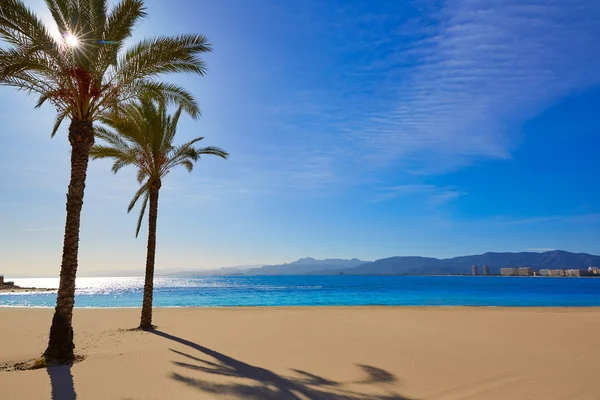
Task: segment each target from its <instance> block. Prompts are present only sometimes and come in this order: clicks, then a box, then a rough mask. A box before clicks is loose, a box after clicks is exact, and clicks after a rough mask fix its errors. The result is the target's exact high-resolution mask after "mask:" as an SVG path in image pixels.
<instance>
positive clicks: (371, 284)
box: [0, 276, 600, 308]
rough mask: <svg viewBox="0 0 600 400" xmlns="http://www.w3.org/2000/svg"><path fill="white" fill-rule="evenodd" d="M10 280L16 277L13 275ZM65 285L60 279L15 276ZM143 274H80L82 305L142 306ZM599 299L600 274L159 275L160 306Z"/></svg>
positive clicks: (21, 297)
mask: <svg viewBox="0 0 600 400" xmlns="http://www.w3.org/2000/svg"><path fill="white" fill-rule="evenodd" d="M7 280H10V279H7ZM13 280H14V281H15V283H16V284H17V285H19V286H22V287H44V288H56V287H58V278H23V279H18V278H15V279H13ZM143 284H144V279H143V278H142V277H131V278H122V277H119V278H83V277H82V278H78V279H77V283H76V285H77V290H76V294H75V307H102V308H104V307H140V306H141V303H142V292H143ZM55 301H56V292H32V293H7V292H0V307H11V306H13V307H54V305H55ZM361 305H388V306H526V307H529V306H531V307H533V306H542V307H546V306H547V307H550V306H560V307H563V306H564V307H567V306H577V307H582V306H600V278H543V277H523V278H519V277H484V276H474V277H469V276H231V277H221V276H219V277H206V276H202V277H156V278H155V280H154V306H155V307H229V306H361Z"/></svg>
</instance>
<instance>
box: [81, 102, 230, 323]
mask: <svg viewBox="0 0 600 400" xmlns="http://www.w3.org/2000/svg"><path fill="white" fill-rule="evenodd" d="M182 109H183V107H182V106H179V108H178V109H177V111H176V112H175V113H174V114H173V115H169V114H168V112H167V103H166V102H165V101H164V100H158V101H156V100H153V99H151V98H149V97H142V98H141V99H140V100H139V101H138V102H136V103H130V104H128V105H126V106H125V107H122V108H121V109H120V110H119V111H118V112H116V113H113V114H111V115H110V116H107V117H105V118H101V121H102V122H103V123H104V124H105V125H106V126H107V127H103V126H99V127H96V136H97V137H99V138H101V139H103V140H104V142H105V143H106V144H102V145H99V144H96V145H95V146H94V147H92V150H91V153H90V154H91V157H92V159H99V158H111V159H113V160H114V164H113V167H112V171H113V172H114V173H117V172H118V171H119V170H120V169H121V168H122V167H124V166H126V165H132V166H134V167H136V168H137V180H138V182H139V183H140V185H141V186H140V188H139V190H138V191H137V192H136V193H135V195H134V196H133V199H132V200H131V203H130V204H129V207H128V208H127V212H130V211H131V210H132V209H133V207H134V206H135V204H136V203H137V202H138V200H139V199H140V198H142V206H141V210H140V215H139V218H138V222H137V228H136V231H135V236H136V237H137V236H138V234H139V232H140V227H141V225H142V219H143V218H144V214H145V212H146V206H147V205H148V201H150V209H149V212H148V250H147V253H146V274H145V275H146V276H145V280H144V300H143V304H142V316H141V321H140V328H142V329H151V328H152V294H153V288H154V259H155V254H156V220H157V217H158V195H159V191H160V188H161V186H162V181H163V179H164V178H165V176H166V175H167V174H168V173H169V172H170V171H171V170H172V169H173V168H175V167H178V166H183V167H185V168H186V169H187V170H188V171H189V172H191V171H192V169H193V168H194V162H196V161H198V160H199V159H200V156H202V155H215V156H218V157H221V158H224V159H227V157H228V156H229V154H228V153H226V152H225V151H223V150H221V149H219V148H217V147H212V146H209V147H203V148H197V147H195V146H194V144H195V143H197V142H200V141H201V140H202V139H204V138H202V137H197V138H195V139H192V140H190V141H189V142H187V143H184V144H182V145H180V146H175V145H174V144H173V140H174V139H175V134H176V132H177V123H178V122H179V117H180V116H181V112H182Z"/></svg>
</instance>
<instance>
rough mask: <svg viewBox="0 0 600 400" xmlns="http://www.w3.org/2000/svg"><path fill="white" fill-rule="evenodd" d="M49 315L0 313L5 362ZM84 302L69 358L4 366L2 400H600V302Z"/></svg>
mask: <svg viewBox="0 0 600 400" xmlns="http://www.w3.org/2000/svg"><path fill="white" fill-rule="evenodd" d="M51 316H52V311H51V310H48V309H10V308H2V309H0V364H1V363H10V362H16V361H23V360H27V359H31V358H35V357H36V356H38V355H39V354H41V352H42V351H43V350H44V346H45V342H46V338H47V336H46V335H47V331H48V328H49V324H50V320H51ZM138 317H139V310H137V309H118V310H117V309H113V310H110V309H108V310H107V309H104V310H101V309H97V310H86V309H78V310H76V312H75V317H74V324H75V335H76V336H75V339H76V345H77V349H76V350H77V351H78V352H79V353H80V354H83V355H85V356H86V359H85V360H84V361H82V362H80V363H77V364H75V365H73V366H70V367H68V366H64V367H53V368H49V369H40V370H35V371H12V372H6V371H3V372H0V399H7V400H8V399H10V400H18V399H36V400H42V399H55V400H57V399H60V400H70V399H73V398H75V397H74V396H75V395H76V396H77V399H80V400H87V399H120V400H124V399H130V400H134V399H135V400H142V399H143V400H154V399H177V400H180V399H339V400H342V399H343V400H355V399H375V400H376V399H387V400H400V399H423V400H425V399H439V400H446V399H465V400H467V399H484V400H496V399H497V400H500V399H501V400H519V399H543V400H552V399H565V400H578V399H581V400H583V399H586V400H598V399H600V385H599V384H598V377H599V376H600V375H599V374H600V372H599V371H600V370H599V366H600V309H598V308H589V309H564V308H563V309H534V308H528V309H518V308H496V309H494V308H395V307H389V308H384V307H349V308H330V307H324V308H224V309H192V308H187V309H158V310H156V311H155V314H154V322H155V323H156V324H158V326H159V328H158V331H157V332H156V333H148V332H139V331H127V330H126V329H128V328H131V327H133V326H135V324H136V322H137V321H138Z"/></svg>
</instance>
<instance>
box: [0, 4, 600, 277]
mask: <svg viewBox="0 0 600 400" xmlns="http://www.w3.org/2000/svg"><path fill="white" fill-rule="evenodd" d="M145 3H146V5H147V7H148V13H149V18H147V19H146V20H145V22H144V23H143V24H142V25H140V27H139V28H138V29H137V30H136V36H135V38H136V39H139V38H143V37H150V36H154V35H162V34H168V35H172V34H177V33H184V32H198V33H202V34H205V35H206V36H207V37H208V38H209V40H210V42H211V43H212V44H213V46H214V52H213V53H211V54H209V55H208V56H207V57H206V61H207V64H208V70H209V72H208V75H207V76H206V77H204V78H196V77H178V78H175V79H170V80H171V81H176V82H177V83H180V84H182V85H184V86H185V87H187V88H188V89H189V90H190V91H192V92H193V93H194V94H195V95H196V96H197V98H198V99H199V102H200V105H201V107H202V111H203V117H202V118H201V119H200V120H199V121H192V120H191V119H190V118H187V117H182V120H181V123H180V128H179V133H178V134H180V135H181V138H180V139H181V140H186V139H189V138H192V137H195V136H198V135H202V136H205V137H206V141H207V143H208V142H209V143H210V144H212V145H216V146H220V147H222V148H224V149H227V150H228V151H229V152H230V153H231V158H230V160H228V161H226V162H222V160H211V159H208V158H207V159H203V160H201V161H200V162H199V163H198V165H197V166H196V170H195V171H194V172H193V174H192V175H188V174H187V172H185V171H177V172H175V173H174V174H173V176H171V177H169V178H170V179H169V182H168V183H167V184H165V185H164V187H163V189H162V192H161V204H160V210H159V221H160V223H159V230H158V237H159V240H158V243H159V245H158V246H159V251H158V253H157V264H156V267H157V268H158V269H172V270H180V269H212V268H219V267H225V266H235V265H256V264H279V263H283V262H289V261H292V260H295V259H298V258H301V257H307V256H311V257H315V258H319V259H323V258H353V257H357V258H360V259H362V260H376V259H380V258H384V257H389V256H401V255H420V256H431V257H439V258H446V257H453V256H458V255H465V254H480V253H485V252H488V251H498V252H502V251H511V252H519V251H526V250H528V249H529V250H531V251H544V250H548V249H564V250H568V251H572V252H586V253H590V254H600V235H599V234H598V233H599V232H600V202H599V201H598V199H599V198H600V185H598V172H597V171H598V170H599V167H598V160H597V152H598V149H599V148H600V135H599V129H600V113H598V110H599V109H600V52H598V51H597V48H598V38H599V37H600V3H598V2H597V1H594V0H574V1H572V2H568V3H566V2H560V1H542V0H533V1H532V2H528V4H527V5H524V4H522V2H519V1H517V0H508V1H502V2H499V1H485V2H484V1H481V0H472V1H460V2H459V1H454V0H447V1H444V2H441V3H431V2H421V1H416V2H386V1H372V2H367V3H365V2H358V1H356V2H350V3H344V4H342V3H340V2H338V1H337V0H327V1H325V2H321V1H316V0H310V1H289V2H287V1H286V2H277V1H269V0H257V1H254V2H247V1H245V0H226V1H219V2H214V1H198V2H184V1H182V0H179V1H173V2H164V1H160V0H149V1H146V2H145ZM27 4H28V5H30V6H31V7H32V8H33V9H34V10H35V12H36V13H38V14H39V15H41V16H42V17H44V18H45V19H46V21H49V20H50V18H49V12H48V11H47V10H46V8H45V5H44V4H43V2H42V1H41V0H31V1H27ZM34 105H35V99H33V98H30V97H27V96H26V95H25V94H24V93H18V92H16V91H14V90H11V89H9V88H4V87H0V119H1V120H2V129H0V139H1V140H2V143H3V145H2V146H0V186H1V187H2V196H1V198H0V221H1V222H0V273H4V274H5V275H7V276H11V275H13V276H14V275H45V276H56V275H58V272H59V267H60V257H61V250H62V241H63V237H62V235H63V228H64V218H65V210H64V200H65V191H66V187H67V183H68V172H69V167H68V163H69V145H68V143H67V139H66V135H65V132H66V125H65V126H63V128H62V129H61V131H59V133H58V134H57V136H56V137H55V138H54V139H50V131H51V129H52V125H53V122H54V110H53V109H52V107H46V106H44V107H42V108H41V109H37V110H36V109H34V108H33V107H34ZM136 188H137V186H136V182H135V177H134V174H133V171H131V170H130V171H124V173H120V174H119V175H118V176H113V175H112V173H111V172H110V163H109V162H98V161H93V162H91V163H90V170H89V175H88V182H87V186H86V197H85V200H84V202H85V206H84V209H83V214H82V221H83V223H82V227H81V228H82V230H81V246H80V259H79V272H81V273H83V274H85V273H86V271H88V272H89V271H103V270H104V271H107V270H120V269H129V270H130V269H143V264H144V257H145V249H146V241H145V239H144V237H145V235H146V231H145V228H143V229H142V231H141V233H140V239H138V240H136V239H135V235H134V233H135V223H136V217H137V215H136V213H135V212H132V214H130V215H128V214H127V213H126V207H127V204H128V203H129V200H130V198H131V196H132V195H133V193H134V192H135V191H136Z"/></svg>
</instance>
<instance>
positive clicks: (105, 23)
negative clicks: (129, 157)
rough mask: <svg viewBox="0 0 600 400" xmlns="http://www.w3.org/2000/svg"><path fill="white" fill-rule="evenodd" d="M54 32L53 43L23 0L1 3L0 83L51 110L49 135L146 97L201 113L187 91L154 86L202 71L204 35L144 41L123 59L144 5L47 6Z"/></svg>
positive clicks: (69, 2) (65, 2)
mask: <svg viewBox="0 0 600 400" xmlns="http://www.w3.org/2000/svg"><path fill="white" fill-rule="evenodd" d="M45 1H46V4H47V6H48V8H49V10H50V12H51V14H52V17H53V20H54V22H55V23H56V25H57V27H58V30H59V32H60V35H61V38H59V39H57V38H55V37H54V36H53V35H52V34H51V33H50V31H49V30H48V28H47V27H46V26H45V25H44V23H43V22H42V21H41V19H39V18H38V17H37V16H36V15H35V14H34V13H33V12H32V11H31V10H30V9H28V8H27V7H26V6H25V4H24V3H23V2H22V1H21V0H2V2H1V3H0V38H2V39H4V42H6V44H8V46H7V47H5V48H0V84H2V85H6V86H12V87H16V88H17V89H19V90H24V91H26V92H29V93H33V94H37V95H38V96H39V100H38V102H37V105H36V106H37V107H39V106H41V105H42V104H44V103H45V102H46V101H48V102H50V103H52V104H53V105H54V106H55V107H56V109H57V112H58V114H57V118H56V124H55V126H54V129H53V131H52V135H54V134H55V133H56V131H57V129H58V127H59V126H60V123H61V122H62V121H63V119H64V118H66V117H70V118H71V119H72V120H82V121H94V120H95V119H96V118H98V117H99V116H100V115H101V114H102V112H103V111H105V110H106V109H108V108H111V107H113V106H115V105H117V104H120V103H122V102H124V101H128V100H131V99H133V98H134V97H136V96H137V95H139V93H140V92H142V91H150V92H152V93H159V94H161V95H163V96H165V97H166V98H167V99H168V100H170V101H175V102H178V103H179V104H182V105H183V106H184V108H185V109H186V111H188V112H189V113H190V114H191V115H192V116H194V117H195V116H197V115H198V114H199V108H198V105H197V103H196V102H195V100H194V99H193V97H192V96H191V94H190V93H189V92H187V91H186V90H185V89H183V88H181V87H179V86H177V85H173V84H168V83H162V82H159V81H156V80H155V78H156V76H157V75H159V74H163V73H171V72H192V73H196V74H200V75H204V73H205V65H204V63H203V61H202V60H201V59H200V58H199V57H198V55H199V54H200V53H203V52H207V51H210V50H211V47H210V44H209V43H208V42H207V40H206V38H205V37H204V36H202V35H193V34H192V35H180V36H175V37H157V38H153V39H148V40H143V41H141V42H139V43H138V44H136V45H134V46H132V47H130V48H129V49H127V50H126V51H124V53H123V54H119V53H121V52H122V50H123V43H124V41H125V40H126V39H127V38H129V37H130V36H131V34H132V30H133V28H134V26H135V25H136V24H137V23H138V22H139V21H140V20H141V19H142V18H143V17H144V16H145V15H146V13H145V8H144V5H143V1H142V0H122V1H120V2H119V3H117V4H116V5H114V6H113V7H112V9H111V10H110V11H109V10H108V7H107V2H108V1H107V0H86V1H83V0H45Z"/></svg>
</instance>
